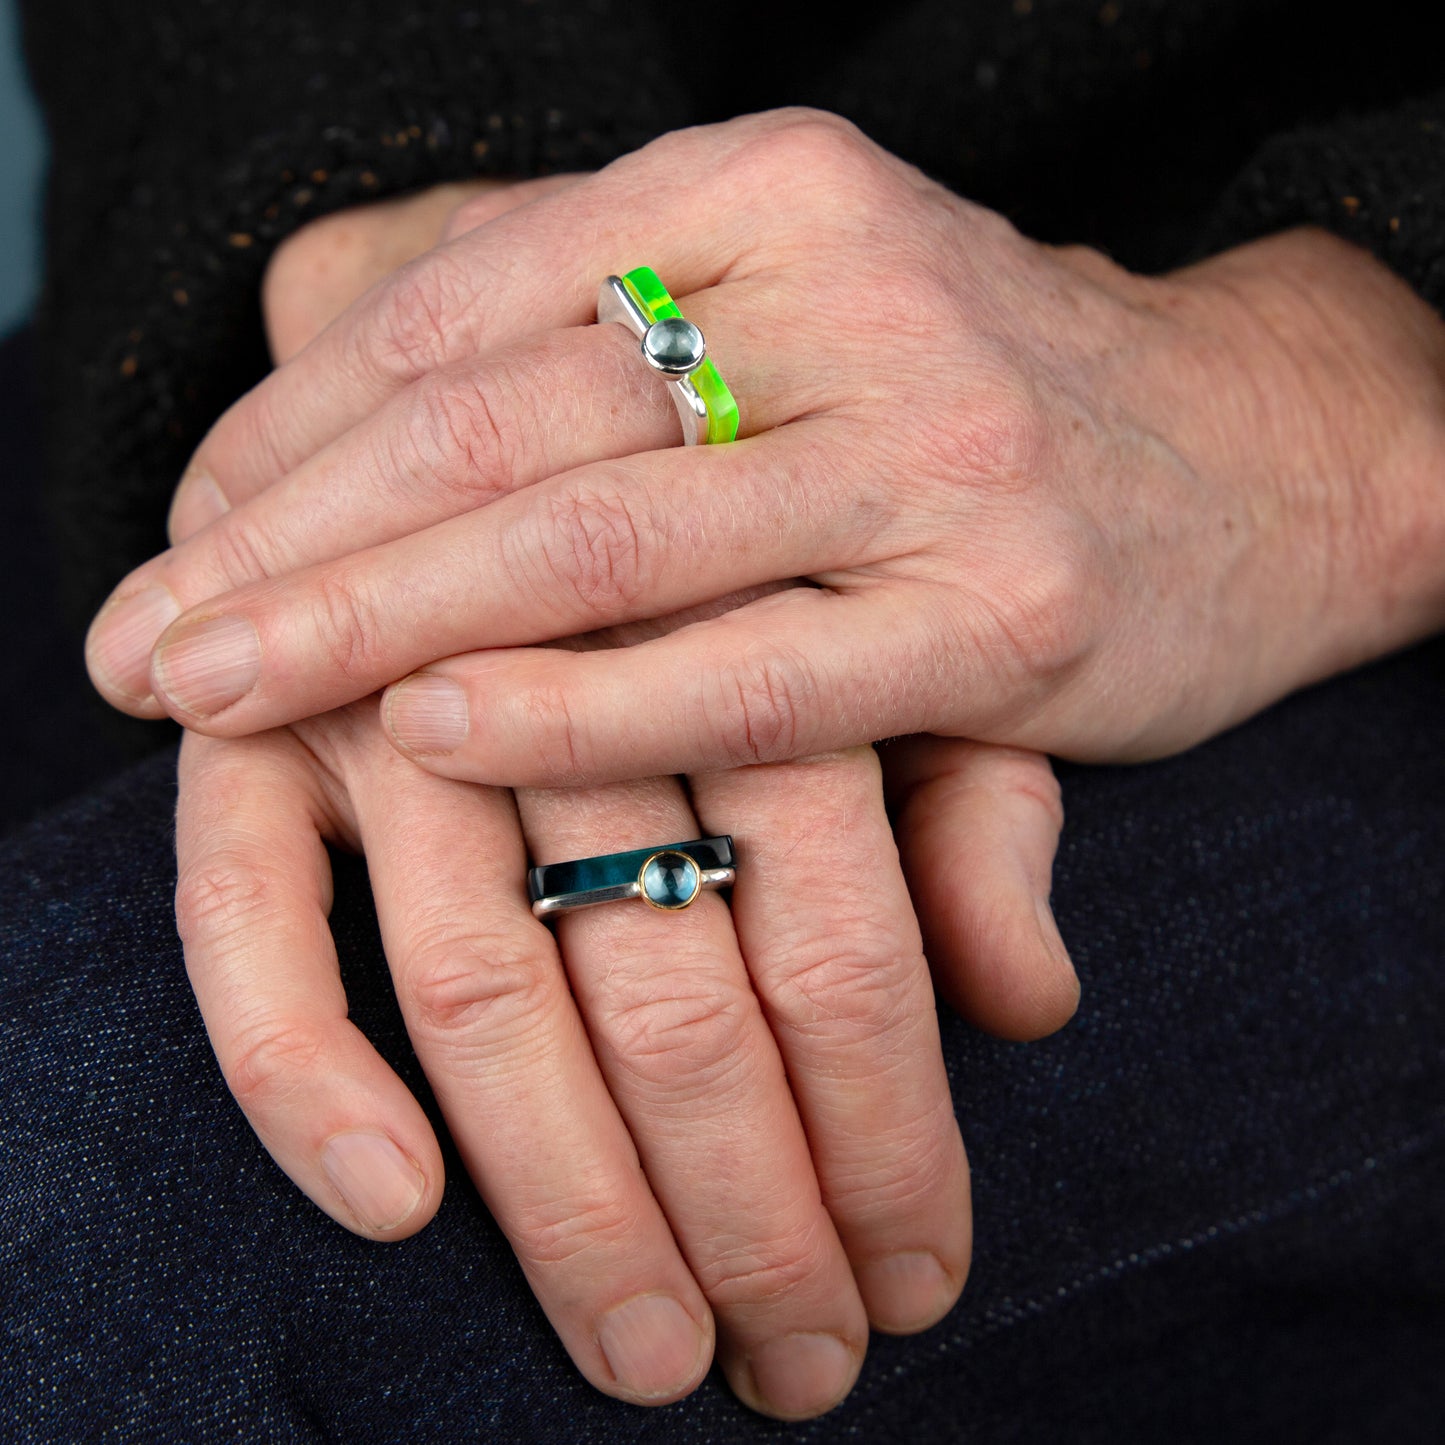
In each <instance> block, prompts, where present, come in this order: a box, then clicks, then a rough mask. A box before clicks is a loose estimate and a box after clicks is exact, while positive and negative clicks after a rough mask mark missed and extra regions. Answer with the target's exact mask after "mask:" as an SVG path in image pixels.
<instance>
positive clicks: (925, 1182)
mask: <svg viewBox="0 0 1445 1445" xmlns="http://www.w3.org/2000/svg"><path fill="white" fill-rule="evenodd" d="M869 1145H870V1147H869V1150H868V1152H867V1154H866V1155H860V1157H859V1158H857V1159H856V1160H854V1161H852V1164H853V1167H851V1168H848V1167H843V1168H840V1169H838V1170H837V1171H836V1173H835V1174H834V1175H833V1177H832V1178H830V1180H829V1184H828V1205H829V1208H830V1209H836V1210H837V1211H838V1212H839V1213H846V1215H847V1216H848V1218H849V1220H850V1221H851V1222H852V1223H853V1225H854V1226H855V1227H857V1228H862V1229H869V1228H886V1227H887V1226H888V1225H889V1224H892V1223H894V1222H896V1221H897V1220H899V1219H901V1218H908V1217H917V1216H920V1215H922V1216H925V1217H926V1216H928V1215H930V1214H932V1213H933V1212H934V1210H935V1209H936V1207H937V1204H938V1201H939V1199H940V1197H946V1196H948V1195H950V1194H953V1193H955V1192H956V1191H957V1188H958V1178H959V1172H960V1165H961V1163H962V1154H963V1140H962V1136H961V1135H960V1134H959V1131H958V1121H957V1120H956V1119H955V1117H954V1114H953V1111H952V1108H951V1107H948V1106H946V1105H944V1106H940V1107H937V1108H934V1109H925V1110H922V1111H920V1112H918V1113H916V1114H913V1115H910V1116H909V1117H908V1118H904V1119H899V1120H898V1121H896V1122H895V1123H894V1125H893V1126H892V1127H891V1128H890V1129H889V1132H888V1134H887V1136H886V1138H879V1137H874V1138H872V1139H870V1140H869Z"/></svg>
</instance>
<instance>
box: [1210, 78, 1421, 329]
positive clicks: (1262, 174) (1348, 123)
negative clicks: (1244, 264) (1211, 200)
mask: <svg viewBox="0 0 1445 1445" xmlns="http://www.w3.org/2000/svg"><path fill="white" fill-rule="evenodd" d="M1305 225H1313V226H1320V227H1323V228H1324V229H1325V230H1328V231H1332V232H1334V233H1335V234H1336V235H1337V236H1340V237H1341V238H1343V239H1344V240H1347V241H1352V242H1354V243H1355V244H1356V245H1358V246H1362V247H1364V248H1365V249H1366V250H1368V251H1371V252H1373V254H1374V255H1375V256H1376V257H1378V259H1379V260H1381V261H1383V262H1384V263H1385V264H1386V265H1387V266H1389V267H1391V268H1392V269H1393V270H1394V271H1396V272H1397V273H1398V274H1399V275H1400V276H1401V277H1402V278H1403V279H1404V280H1405V281H1407V282H1409V284H1410V285H1411V286H1413V287H1414V288H1415V289H1416V291H1418V292H1419V293H1420V295H1421V296H1423V297H1424V298H1425V299H1426V300H1427V301H1429V302H1430V303H1431V305H1433V306H1434V307H1435V308H1436V309H1437V310H1440V311H1445V91H1441V92H1437V93H1436V94H1433V95H1429V96H1423V97H1420V98H1418V99H1415V100H1412V101H1410V102H1408V103H1407V104H1405V105H1403V106H1400V107H1399V108H1398V109H1395V110H1392V111H1388V112H1384V113H1381V114H1375V115H1366V116H1352V117H1348V118H1344V119H1341V120H1339V121H1337V122H1335V123H1333V124H1331V125H1327V126H1309V127H1306V128H1302V129H1300V130H1296V131H1292V132H1289V133H1287V134H1284V135H1281V136H1277V137H1275V138H1274V139H1273V140H1271V141H1269V142H1268V143H1267V144H1266V145H1265V146H1264V147H1263V148H1262V149H1261V150H1260V151H1259V152H1258V153H1257V154H1256V155H1255V157H1254V158H1253V160H1251V161H1250V163H1249V164H1248V165H1247V166H1246V167H1245V169H1244V170H1243V171H1242V172H1241V173H1240V175H1239V176H1237V177H1236V178H1235V180H1234V182H1233V183H1232V184H1231V186H1230V187H1229V189H1228V190H1227V191H1226V192H1225V194H1224V196H1223V198H1222V200H1221V202H1220V204H1219V207H1218V209H1217V211H1216V213H1215V215H1214V217H1213V219H1212V223H1211V225H1210V227H1209V233H1208V247H1207V249H1208V250H1209V251H1217V250H1222V249H1224V248H1225V247H1227V246H1232V245H1236V244H1239V243H1240V242H1243V241H1248V240H1253V239H1255V238H1256V237H1259V236H1263V235H1267V234H1269V233H1271V232H1274V231H1281V230H1285V229H1288V228H1289V227H1291V226H1305Z"/></svg>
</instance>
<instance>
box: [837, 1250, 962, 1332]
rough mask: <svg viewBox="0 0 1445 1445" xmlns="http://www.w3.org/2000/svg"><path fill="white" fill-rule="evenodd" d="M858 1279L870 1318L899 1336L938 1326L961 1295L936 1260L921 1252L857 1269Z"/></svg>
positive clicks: (913, 1251) (908, 1253)
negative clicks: (933, 1325)
mask: <svg viewBox="0 0 1445 1445" xmlns="http://www.w3.org/2000/svg"><path fill="white" fill-rule="evenodd" d="M857 1279H858V1289H859V1291H860V1292H861V1294H862V1295H863V1303H864V1304H865V1305H867V1306H868V1318H869V1319H870V1320H872V1322H873V1323H874V1324H875V1325H876V1326H877V1327H878V1328H879V1329H880V1330H887V1331H889V1332H891V1333H893V1334H899V1335H906V1334H912V1333H913V1331H914V1330H923V1329H927V1328H928V1326H929V1325H931V1324H936V1323H937V1322H938V1321H939V1320H940V1319H942V1318H943V1316H944V1315H946V1314H947V1313H948V1311H949V1310H950V1309H952V1308H953V1302H954V1300H955V1299H956V1298H957V1295H958V1290H957V1288H956V1287H955V1286H954V1284H953V1281H952V1280H950V1279H949V1277H948V1275H947V1274H946V1273H945V1272H944V1269H943V1266H942V1265H941V1264H940V1263H939V1262H938V1259H937V1257H936V1256H934V1255H932V1254H929V1253H928V1251H927V1250H922V1249H910V1250H904V1251H902V1252H900V1253H898V1254H890V1255H887V1256H885V1257H884V1258H883V1259H875V1260H873V1261H871V1262H870V1263H868V1264H865V1265H863V1266H862V1267H861V1268H860V1269H859V1270H858V1272H857Z"/></svg>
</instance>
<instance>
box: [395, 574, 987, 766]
mask: <svg viewBox="0 0 1445 1445" xmlns="http://www.w3.org/2000/svg"><path fill="white" fill-rule="evenodd" d="M936 625H937V624H935V623H934V622H933V621H932V620H931V619H928V618H922V617H920V616H918V615H917V613H916V612H915V611H914V610H913V609H912V608H911V607H908V606H906V605H904V604H902V603H900V602H898V601H897V600H896V599H895V597H894V595H893V594H892V593H890V592H888V591H887V590H885V589H881V588H880V589H875V590H872V591H870V592H868V593H867V594H865V595H859V594H856V593H847V594H834V593H830V592H826V591H821V590H816V589H812V588H794V589H792V590H790V591H787V592H780V593H775V594H773V595H771V596H768V597H764V598H761V599H760V600H758V601H755V602H750V603H748V604H747V606H745V607H742V608H739V609H737V610H736V611H734V612H730V613H727V614H726V615H724V616H722V617H718V618H714V619H708V620H704V621H700V622H696V623H693V624H692V625H691V626H688V627H685V628H683V629H682V630H681V631H678V632H674V633H671V634H669V635H668V636H666V637H660V638H657V639H655V640H653V641H650V642H643V643H640V644H638V645H637V646H635V647H629V648H623V649H615V650H611V651H605V652H587V653H579V654H570V653H565V652H561V651H558V650H557V649H553V648H517V649H512V650H507V651H494V652H485V653H473V654H470V655H467V656H461V657H453V658H448V659H447V660H445V661H443V662H439V663H435V664H433V665H432V666H431V667H429V668H428V669H427V670H426V671H425V672H422V673H418V674H416V675H415V676H413V677H409V678H404V679H403V680H402V681H401V682H399V683H397V684H396V685H395V686H393V687H391V688H389V689H388V690H387V692H386V693H385V695H384V696H383V699H382V718H383V722H384V725H385V726H386V728H387V730H388V733H389V735H390V736H391V738H392V740H393V742H395V743H396V745H397V746H398V747H399V748H401V749H402V750H403V751H404V752H405V753H406V754H407V755H408V756H409V757H411V758H413V759H414V760H415V761H416V762H418V763H420V764H421V765H422V766H423V767H425V768H427V769H428V770H430V771H432V772H436V773H440V774H443V775H444V776H447V777H456V778H468V779H472V780H474V781H502V780H504V779H505V780H507V781H510V782H512V783H514V784H516V785H518V786H521V785H528V784H538V783H545V784H548V785H551V786H558V785H563V784H573V783H577V782H591V781H593V780H595V779H618V778H626V777H631V776H636V775H637V774H638V773H641V772H645V771H646V770H647V768H648V767H649V766H651V767H663V768H668V769H676V770H678V771H685V772H712V771H720V770H723V769H727V768H731V767H738V766H749V765H752V764H755V763H768V762H779V761H784V760H786V759H789V758H794V757H807V756H810V755H812V754H814V753H819V752H828V751H831V750H834V749H837V748H844V747H854V746H857V745H859V744H862V743H866V742H868V741H869V740H870V739H872V738H875V737H888V736H892V735H896V734H899V733H905V732H914V731H918V730H920V729H921V728H923V727H925V726H936V725H937V724H938V719H939V715H940V713H941V712H944V705H943V704H941V703H938V702H935V698H934V693H935V690H936V688H937V682H936V678H935V675H934V669H933V665H932V662H931V659H932V658H936V657H937V656H938V655H939V654H940V653H941V652H942V651H943V650H944V649H946V648H950V647H951V648H952V649H953V650H954V651H955V652H956V653H958V654H959V656H958V657H957V661H956V664H955V665H956V666H957V668H958V674H959V675H960V676H961V677H963V678H964V684H963V686H962V687H961V688H960V692H961V693H962V695H963V696H962V700H963V702H964V704H965V706H966V707H967V705H968V704H972V707H969V708H968V709H967V710H966V711H960V712H957V713H946V714H945V716H946V717H947V720H948V723H949V725H950V726H959V727H960V728H962V726H964V725H965V724H966V723H969V722H975V723H979V724H984V725H987V724H988V723H990V722H991V721H992V720H993V716H994V715H993V713H992V712H991V710H990V702H991V700H990V698H989V697H988V695H987V694H986V692H985V691H984V688H983V686H982V685H980V686H978V687H974V686H972V685H971V683H970V682H969V671H970V669H969V661H970V659H969V658H968V655H967V653H966V652H964V650H963V649H962V647H961V646H960V645H959V643H958V642H957V641H956V640H954V639H953V638H951V637H948V636H945V635H940V634H939V633H935V632H934V631H933V628H934V627H935V626H936ZM978 676H979V678H980V684H982V683H983V682H984V681H986V676H985V675H984V674H983V673H982V671H981V670H980V671H979V672H978ZM925 719H926V721H925Z"/></svg>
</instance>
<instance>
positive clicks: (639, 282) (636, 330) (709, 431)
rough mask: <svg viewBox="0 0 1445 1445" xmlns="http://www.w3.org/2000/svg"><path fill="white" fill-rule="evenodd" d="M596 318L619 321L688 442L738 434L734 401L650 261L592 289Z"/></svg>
mask: <svg viewBox="0 0 1445 1445" xmlns="http://www.w3.org/2000/svg"><path fill="white" fill-rule="evenodd" d="M597 319H598V321H620V322H621V323H622V324H623V325H624V326H625V327H627V329H628V330H629V331H631V332H632V334H633V335H634V336H636V337H637V339H638V341H640V342H641V343H642V359H643V360H644V361H645V362H646V363H647V364H648V365H649V366H650V367H651V368H652V369H653V370H654V371H655V372H657V373H658V375H660V376H661V377H663V378H664V379H665V380H666V382H667V384H668V389H669V390H670V391H671V392H672V399H673V401H674V402H676V403H677V414H678V416H679V417H680V418H681V420H682V439H683V441H684V442H685V443H686V444H687V445H688V446H695V445H698V444H700V443H703V442H730V441H732V439H733V438H734V437H735V436H737V434H738V404H737V402H735V401H734V400H733V394H732V392H730V391H729V390H728V389H727V385H726V383H725V382H724V381H723V379H722V377H721V376H719V375H718V369H717V367H716V366H714V365H713V363H712V358H711V357H710V356H708V354H707V343H706V342H705V341H704V340H703V337H702V332H701V331H700V330H699V329H698V328H697V326H696V325H695V324H694V323H693V322H691V321H688V320H687V319H686V318H685V317H684V316H683V314H682V312H681V311H679V310H678V309H677V302H675V301H674V300H673V299H672V297H671V296H669V295H668V294H667V287H666V286H664V285H663V284H662V282H661V281H660V280H658V276H657V272H656V271H654V270H653V269H652V268H651V267H650V266H639V267H638V268H637V269H636V270H635V271H629V272H628V273H627V274H626V275H625V276H609V277H608V278H607V279H606V280H605V281H604V282H603V283H602V287H601V289H600V290H599V291H598V293H597Z"/></svg>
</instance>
